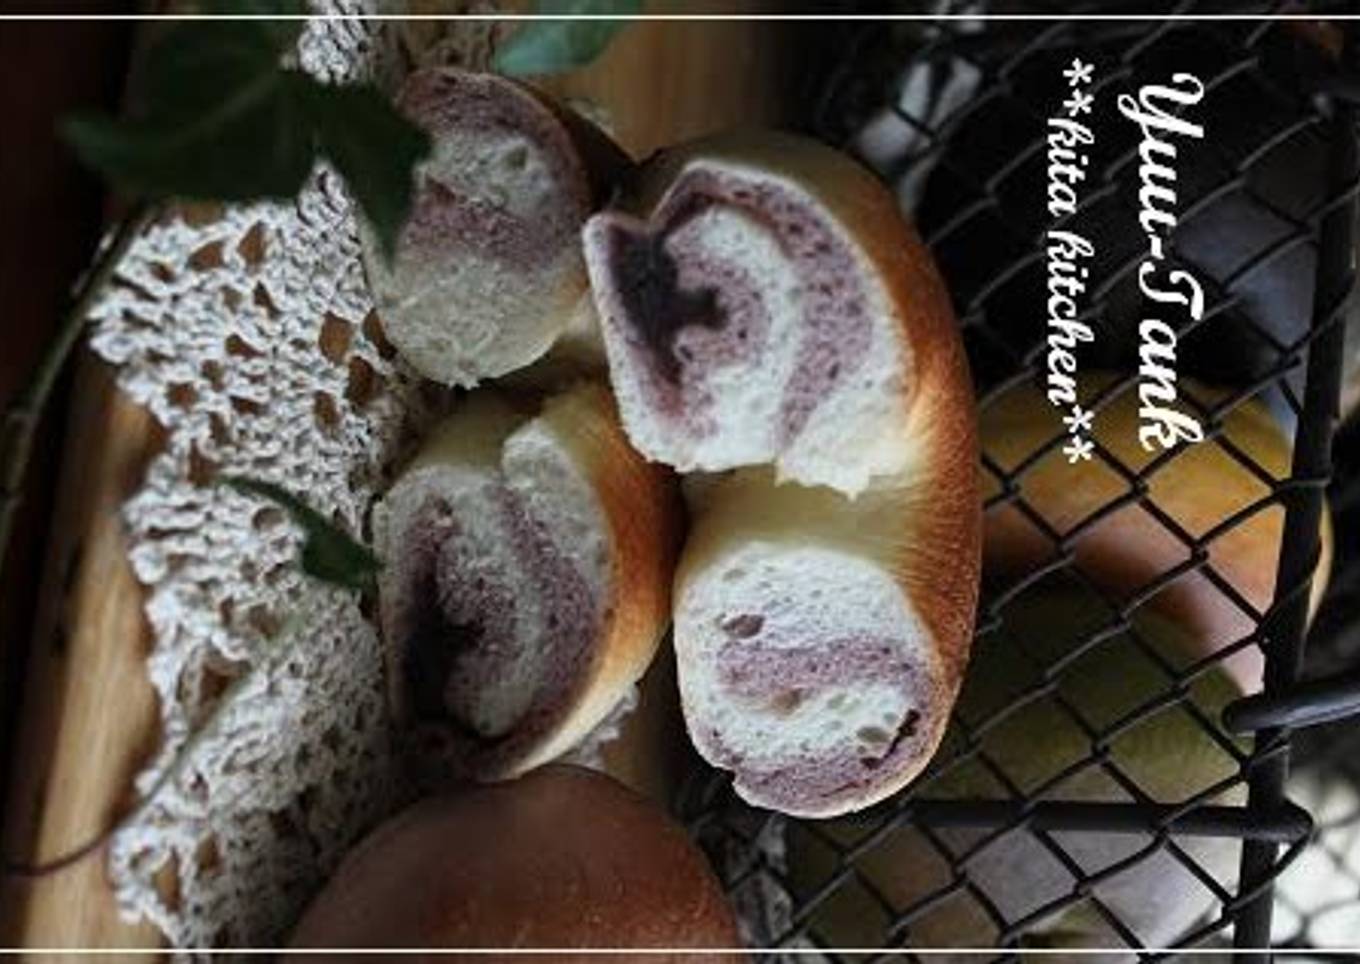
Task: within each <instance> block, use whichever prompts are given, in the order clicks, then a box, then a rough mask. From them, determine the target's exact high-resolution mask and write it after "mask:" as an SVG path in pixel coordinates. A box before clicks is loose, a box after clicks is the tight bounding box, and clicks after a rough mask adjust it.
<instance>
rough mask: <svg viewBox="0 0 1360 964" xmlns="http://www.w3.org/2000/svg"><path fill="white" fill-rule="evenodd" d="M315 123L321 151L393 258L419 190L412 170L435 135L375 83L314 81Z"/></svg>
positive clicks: (312, 97) (312, 107)
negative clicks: (339, 84)
mask: <svg viewBox="0 0 1360 964" xmlns="http://www.w3.org/2000/svg"><path fill="white" fill-rule="evenodd" d="M311 115H312V122H313V123H314V124H315V126H316V133H317V142H318V144H319V145H320V148H321V153H323V154H325V155H326V156H327V157H328V158H330V160H331V162H332V163H333V164H334V165H335V166H336V168H337V169H338V170H339V171H340V173H341V175H343V176H344V178H345V183H346V184H348V185H349V189H350V192H351V193H352V194H353V195H354V199H355V200H356V201H357V202H358V203H359V207H360V208H362V209H363V212H364V218H365V219H366V220H367V221H368V223H369V224H370V225H371V226H372V228H373V230H374V232H375V233H376V234H377V236H378V241H379V243H380V244H381V245H382V250H383V254H384V255H385V256H386V257H387V258H388V260H391V258H392V254H393V252H394V251H395V250H396V245H397V236H398V235H399V234H400V232H401V228H402V225H404V224H405V223H406V218H407V215H409V214H410V213H411V204H412V200H413V197H414V193H415V182H414V178H413V176H412V171H413V169H414V167H415V165H416V164H417V163H418V162H420V161H421V160H422V159H423V158H425V157H426V156H427V155H428V154H429V153H430V148H431V143H430V137H429V135H428V134H426V133H425V131H423V130H421V129H420V128H419V127H417V126H416V125H415V124H412V123H411V122H410V121H408V120H407V119H406V118H405V117H403V116H402V115H401V114H400V113H398V112H397V111H396V110H395V109H394V108H393V107H392V105H391V104H389V103H388V101H387V99H386V98H385V97H383V96H382V95H381V94H380V93H378V91H377V90H375V89H373V88H372V87H326V86H322V85H320V84H314V85H313V88H312V92H311Z"/></svg>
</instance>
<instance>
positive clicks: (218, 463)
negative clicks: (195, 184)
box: [92, 0, 504, 948]
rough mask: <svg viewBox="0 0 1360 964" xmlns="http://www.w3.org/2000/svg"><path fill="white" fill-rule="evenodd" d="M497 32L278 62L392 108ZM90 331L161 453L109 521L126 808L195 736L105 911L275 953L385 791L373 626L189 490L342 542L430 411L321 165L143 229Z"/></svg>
mask: <svg viewBox="0 0 1360 964" xmlns="http://www.w3.org/2000/svg"><path fill="white" fill-rule="evenodd" d="M333 9H339V10H341V11H347V10H348V11H352V10H354V9H357V7H356V6H355V4H354V0H349V2H347V3H344V4H337V5H336V7H335V8H333ZM503 30H504V28H503V27H497V26H495V25H493V24H490V23H470V22H460V23H458V24H456V25H449V24H444V25H440V24H430V23H425V24H419V25H416V24H406V25H398V24H395V23H378V22H369V21H357V20H344V19H314V20H312V21H311V22H309V23H308V25H307V27H306V29H305V31H304V33H303V37H302V40H301V42H300V44H299V49H298V53H297V58H298V62H299V63H300V64H301V66H302V67H303V68H304V69H306V70H308V71H309V72H311V73H313V74H315V75H317V76H318V77H321V78H323V79H326V80H334V81H345V80H353V79H358V78H364V77H376V78H378V79H379V80H380V81H381V82H382V83H383V84H384V85H386V86H390V85H391V84H392V83H393V82H395V80H396V79H397V78H399V77H400V76H401V74H402V73H403V72H404V71H405V70H406V69H408V68H409V66H410V65H411V63H412V62H413V61H416V62H423V61H425V60H432V59H437V60H439V61H441V62H460V63H464V64H467V65H469V66H474V67H484V66H486V62H487V59H488V58H489V57H490V55H491V52H492V50H493V47H494V40H495V37H496V36H497V31H503ZM94 322H95V326H94V331H93V336H92V338H93V346H94V349H95V351H97V352H98V353H99V354H100V355H102V356H103V357H104V358H105V359H107V360H109V361H110V362H112V363H114V364H115V365H117V366H118V383H119V385H120V387H121V388H122V390H123V391H124V392H126V393H127V394H128V395H130V396H131V397H132V398H133V399H135V400H136V401H137V402H139V403H140V404H142V405H144V406H146V407H147V408H148V409H150V411H151V412H152V413H153V414H154V416H155V417H156V419H157V420H158V421H159V422H160V423H161V425H162V426H164V429H165V437H166V444H165V450H164V452H163V453H162V454H160V455H159V456H158V457H157V458H156V459H155V461H154V462H153V463H152V464H151V466H150V468H149V470H148V472H147V476H146V479H145V481H144V483H143V485H142V487H141V489H140V491H139V492H138V493H137V494H136V495H135V496H134V497H133V498H132V499H131V500H130V501H129V502H128V503H127V505H126V508H125V517H126V524H127V530H128V538H129V557H130V559H131V562H132V566H133V568H134V570H135V572H136V575H137V577H138V579H139V580H140V581H141V582H142V583H143V584H144V585H145V587H146V591H147V600H146V612H147V615H148V618H149V620H150V624H151V629H152V631H153V634H154V649H153V652H152V654H151V656H150V660H149V664H148V668H149V673H150V677H151V681H152V683H153V684H154V686H155V689H156V692H157V694H158V695H159V698H160V721H161V725H162V744H161V747H160V749H159V751H158V753H157V755H156V757H155V759H154V760H153V761H152V763H151V765H150V766H149V767H148V768H147V770H146V771H145V772H143V773H142V774H141V775H140V776H139V777H138V780H137V790H138V792H139V793H141V794H146V793H147V792H148V791H149V790H151V789H152V788H153V786H154V785H155V784H156V783H157V781H158V780H159V779H160V777H161V776H162V774H164V773H166V772H167V768H169V767H170V766H171V764H172V762H173V761H174V760H175V759H176V757H177V755H179V753H180V750H181V748H182V747H183V746H184V743H185V740H186V738H187V737H188V736H189V735H190V734H191V733H193V732H195V731H198V730H200V729H201V728H202V727H203V724H204V723H205V721H207V720H209V719H212V720H213V725H212V726H211V727H210V728H209V729H208V731H207V732H202V733H200V735H199V736H198V737H196V738H195V740H194V743H193V745H192V750H191V753H190V754H189V755H188V757H187V764H186V765H184V766H183V767H182V768H181V769H180V770H179V771H178V772H176V773H175V778H174V779H173V780H171V781H170V782H169V784H168V785H166V786H165V787H163V788H161V789H160V790H159V791H158V792H157V793H156V794H155V796H154V797H153V798H152V801H151V803H150V805H149V806H147V807H145V808H144V809H143V811H142V812H141V813H140V815H139V816H137V817H136V818H135V819H134V820H133V821H132V822H131V823H130V824H128V825H126V826H125V827H122V828H120V830H119V832H118V833H117V834H116V836H115V837H114V839H113V841H112V845H111V850H110V858H109V859H110V874H111V878H112V881H113V884H114V887H115V890H116V894H117V899H118V903H119V906H120V909H121V910H122V911H123V912H124V913H125V914H126V915H127V916H129V917H144V918H146V919H149V920H150V921H152V922H153V923H154V924H155V925H156V926H157V927H159V928H160V929H161V931H163V932H164V934H165V935H166V937H167V938H168V940H169V941H170V943H171V944H173V945H174V946H176V947H180V948H185V947H200V948H204V947H223V946H236V947H243V946H260V945H276V944H277V943H278V942H280V941H282V940H284V939H285V938H286V936H287V932H288V929H289V928H290V927H291V925H292V924H293V923H294V921H295V920H296V917H297V915H298V913H299V911H300V910H301V908H302V907H303V906H304V905H305V903H306V902H307V900H308V899H309V898H311V897H312V896H313V895H314V894H315V892H316V890H317V888H318V887H319V886H320V884H321V883H322V882H323V881H324V879H325V877H326V876H327V874H328V873H329V872H330V871H331V870H332V869H333V867H334V865H335V864H336V862H337V860H338V859H339V857H340V856H341V855H342V854H343V852H344V850H345V849H346V848H347V847H348V846H349V845H350V844H351V843H353V841H354V840H355V838H356V837H357V836H358V835H359V834H361V833H362V832H364V831H365V830H367V829H369V828H370V827H371V826H372V825H373V824H374V823H375V822H376V821H378V820H379V819H380V818H381V817H382V816H384V815H385V814H387V813H388V812H390V810H391V809H392V807H394V806H395V805H396V804H397V803H399V802H400V801H401V798H402V795H403V793H404V791H402V790H401V789H399V788H398V787H397V786H396V783H395V772H394V768H393V767H392V765H391V754H390V748H389V730H388V719H387V711H386V705H385V700H384V698H383V692H384V691H383V686H382V680H381V675H382V671H383V668H382V660H381V655H380V647H379V641H378V638H377V635H376V631H375V629H374V626H373V624H372V623H370V622H369V620H368V619H366V618H365V614H364V613H363V612H361V611H360V608H359V603H358V601H357V599H356V598H355V596H354V595H353V594H351V593H347V592H343V591H339V590H335V589H330V588H327V587H324V586H321V585H319V584H317V583H316V582H314V581H311V580H309V579H308V578H307V577H305V576H303V575H301V574H300V573H299V571H298V570H297V569H296V568H295V565H294V560H295V558H296V553H297V534H296V532H295V531H294V528H293V526H292V525H291V524H289V523H288V521H287V519H286V518H285V517H284V515H283V514H282V513H281V512H280V511H279V510H277V509H274V508H271V507H268V506H266V505H263V504H261V503H260V502H258V501H254V500H251V499H249V498H247V497H245V496H242V495H239V494H236V493H235V492H233V491H230V490H228V489H226V488H225V487H223V486H220V485H215V484H213V482H212V480H213V478H214V477H215V476H216V475H217V474H220V473H232V474H246V475H251V476H256V477H259V478H263V479H268V480H270V481H273V482H277V483H279V484H280V485H283V486H285V487H287V488H288V489H290V490H293V491H297V492H300V493H302V494H304V495H305V497H306V499H307V500H308V501H309V502H310V503H311V504H312V505H313V506H315V507H316V508H318V509H319V510H321V511H322V512H328V513H332V514H333V515H334V517H335V519H336V520H337V521H338V522H339V523H340V524H342V525H343V526H345V527H346V528H347V529H348V530H349V531H351V532H354V533H362V532H363V526H364V519H365V514H366V511H367V509H368V507H369V506H370V504H371V503H372V501H373V498H374V495H375V493H377V492H378V491H379V490H380V489H381V487H382V484H383V480H384V473H385V472H386V471H387V470H388V469H389V468H390V466H391V465H392V463H393V462H394V461H396V460H397V459H398V457H399V455H400V453H401V452H402V451H403V450H404V448H405V447H406V446H408V445H409V444H410V441H411V438H412V436H413V435H414V434H415V433H416V432H418V430H419V428H420V426H421V425H422V423H424V422H426V421H428V419H429V417H430V413H431V411H432V410H433V409H436V408H437V407H438V406H439V404H440V403H441V401H443V399H441V398H440V397H439V393H437V392H432V391H431V390H430V388H429V386H426V385H423V384H422V383H421V382H420V380H419V379H418V378H417V377H415V376H414V375H413V374H412V373H411V372H410V371H409V370H408V369H407V368H405V367H404V366H403V365H402V363H401V361H400V360H399V359H397V358H395V357H393V355H392V353H391V352H390V350H388V348H387V347H386V345H385V344H384V343H383V341H382V337H381V332H380V328H379V323H378V321H377V319H376V318H375V316H374V315H373V309H372V304H371V303H370V300H369V296H368V294H367V292H366V290H365V284H364V277H363V272H362V269H361V267H360V263H359V246H358V240H357V237H356V233H355V221H354V215H353V212H352V209H351V205H350V200H349V197H348V196H347V194H346V192H345V188H344V185H343V182H342V181H341V180H340V179H339V178H338V177H337V176H336V175H335V173H334V172H333V171H332V170H330V169H328V168H326V167H325V166H324V165H323V166H319V167H318V169H317V170H316V171H315V172H314V174H313V176H312V178H311V180H310V181H309V182H308V184H307V185H306V187H305V189H304V190H303V191H302V193H301V194H300V196H299V197H298V198H297V200H296V201H295V202H294V203H290V204H251V205H243V206H231V207H227V208H224V209H219V210H211V211H204V210H203V209H192V208H186V209H184V210H181V211H178V212H176V213H175V214H174V215H171V216H167V218H165V219H164V220H162V221H161V222H160V223H157V224H154V225H153V226H151V227H150V228H149V230H147V232H146V233H145V235H144V236H143V237H141V238H140V239H139V240H138V241H137V242H136V243H135V244H134V246H133V248H132V249H131V251H130V252H129V254H128V256H127V258H126V260H125V261H124V262H123V264H122V266H121V268H120V269H119V270H118V274H117V280H116V282H115V284H114V286H113V287H112V290H110V291H109V292H108V294H107V295H106V296H105V297H104V298H103V300H102V301H101V302H100V303H99V305H98V306H97V308H96V309H95V311H94ZM233 680H236V681H238V682H237V683H236V684H235V685H234V686H233V687H232V689H231V690H230V694H231V695H230V699H229V700H227V701H226V702H225V703H224V702H223V692H224V689H225V688H226V687H227V686H228V685H229V684H230V683H231V682H232V681H233ZM219 704H221V705H222V707H223V708H222V711H221V713H219V714H218V715H217V716H216V717H213V714H212V711H213V709H214V707H216V706H218V705H219Z"/></svg>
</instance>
